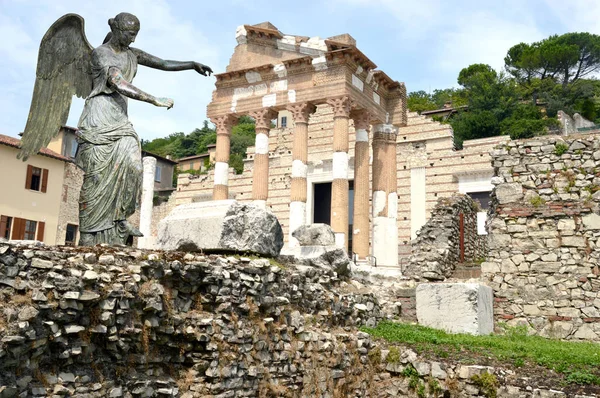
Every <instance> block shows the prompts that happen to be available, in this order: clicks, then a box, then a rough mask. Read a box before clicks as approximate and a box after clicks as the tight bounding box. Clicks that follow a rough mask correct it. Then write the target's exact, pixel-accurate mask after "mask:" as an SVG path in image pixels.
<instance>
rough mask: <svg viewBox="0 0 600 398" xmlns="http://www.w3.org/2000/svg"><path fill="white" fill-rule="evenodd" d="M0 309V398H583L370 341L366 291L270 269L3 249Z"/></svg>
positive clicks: (258, 264)
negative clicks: (485, 378) (486, 381)
mask: <svg viewBox="0 0 600 398" xmlns="http://www.w3.org/2000/svg"><path fill="white" fill-rule="evenodd" d="M0 302H2V303H3V305H2V307H1V312H0V397H3V398H4V397H14V396H19V397H32V396H53V397H59V396H82V397H83V396H85V397H113V398H118V397H168V396H181V397H186V398H191V397H219V398H225V397H233V396H239V397H327V398H333V397H357V398H358V397H361V398H362V397H382V398H391V397H397V396H408V397H416V396H420V395H417V394H418V390H417V388H425V387H424V386H429V387H427V388H435V389H436V390H435V391H437V393H438V394H440V395H441V394H444V396H448V394H452V396H455V397H469V396H476V395H482V394H484V393H485V391H487V390H484V387H483V386H481V385H478V384H477V383H476V381H475V380H474V378H473V376H475V375H481V374H484V373H489V374H492V375H493V377H494V380H497V381H498V387H497V388H495V392H496V394H497V396H498V397H532V396H533V397H561V398H562V397H568V396H575V395H573V394H567V393H565V392H563V391H560V390H561V389H562V387H561V386H560V384H559V381H557V380H554V381H552V380H545V382H544V383H545V387H539V388H538V387H536V385H535V383H532V381H531V380H530V379H529V378H528V375H527V374H524V373H522V374H519V373H517V372H516V371H514V370H510V369H503V368H501V367H494V366H490V364H485V366H479V365H473V364H468V365H467V364H460V363H457V362H456V360H450V359H447V358H446V359H442V360H440V359H435V358H434V359H431V358H429V359H428V358H425V357H423V356H420V355H417V354H416V353H415V352H414V351H413V350H411V349H410V347H406V346H402V345H387V344H384V343H381V342H377V341H374V340H372V339H371V337H370V336H369V335H367V334H366V333H362V332H359V331H358V330H357V329H356V327H357V326H359V325H371V326H372V325H374V324H375V323H376V322H377V321H379V320H381V319H382V317H384V314H383V313H382V311H381V308H380V305H379V303H378V300H377V299H376V298H375V296H374V295H373V294H372V293H371V292H370V291H369V289H368V288H367V286H366V285H362V284H360V283H358V282H357V281H350V280H345V281H344V280H340V279H339V278H338V277H337V276H336V274H335V273H334V272H331V271H323V270H319V269H304V270H301V269H296V268H294V267H289V268H288V269H282V268H281V267H280V266H277V264H276V263H273V262H272V261H270V260H268V259H251V258H245V257H231V256H220V255H201V254H198V253H194V254H192V253H182V252H171V253H167V252H150V251H138V250H131V249H126V248H112V247H100V246H97V247H94V248H86V249H81V248H46V247H43V246H31V245H29V246H27V245H24V246H15V245H14V244H7V243H2V242H0ZM407 374H410V375H411V376H410V377H407V376H406V375H407ZM415 383H416V384H415ZM415 385H416V386H417V387H415ZM419 386H421V387H419ZM432 386H433V387H432ZM577 396H578V397H581V398H583V397H584V396H583V395H577Z"/></svg>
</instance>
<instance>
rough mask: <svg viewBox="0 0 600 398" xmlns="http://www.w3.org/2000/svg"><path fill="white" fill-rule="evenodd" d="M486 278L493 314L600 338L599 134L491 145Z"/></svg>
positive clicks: (547, 330)
mask: <svg viewBox="0 0 600 398" xmlns="http://www.w3.org/2000/svg"><path fill="white" fill-rule="evenodd" d="M492 158H493V166H494V168H495V170H496V173H495V174H496V177H494V178H493V181H492V182H493V184H494V185H495V190H494V193H493V195H492V200H493V202H492V207H491V208H490V209H491V222H490V225H489V232H490V241H489V245H490V247H489V249H490V252H489V257H488V259H487V261H486V262H484V263H483V264H482V274H483V277H484V278H485V279H486V280H487V281H488V282H489V284H490V286H491V287H492V288H493V289H494V296H495V308H494V314H495V318H496V320H497V321H505V322H507V323H508V324H509V325H515V324H522V323H524V324H526V325H528V326H529V327H530V328H531V330H532V331H534V332H535V333H538V334H540V335H542V336H546V337H556V338H561V339H581V340H594V341H597V340H600V337H599V336H600V295H599V294H598V292H599V290H600V279H598V276H599V275H600V269H599V266H600V215H599V202H600V137H598V136H596V135H587V136H573V137H568V138H566V137H565V138H561V137H557V136H552V137H543V138H542V137H540V138H536V139H532V140H527V141H513V142H509V143H508V144H506V145H503V146H500V147H497V148H496V149H495V150H494V151H492Z"/></svg>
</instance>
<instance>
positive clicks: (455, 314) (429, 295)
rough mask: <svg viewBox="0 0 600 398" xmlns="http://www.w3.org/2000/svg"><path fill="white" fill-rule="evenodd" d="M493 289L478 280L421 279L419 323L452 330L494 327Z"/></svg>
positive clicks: (487, 330)
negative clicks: (435, 280)
mask: <svg viewBox="0 0 600 398" xmlns="http://www.w3.org/2000/svg"><path fill="white" fill-rule="evenodd" d="M493 297H494V296H493V292H492V289H491V288H490V287H489V286H485V285H481V284H479V283H422V284H420V285H418V286H417V291H416V302H417V320H418V321H419V324H421V325H424V326H429V327H432V328H436V329H443V330H445V331H447V332H450V333H470V334H474V335H485V334H490V333H492V332H493V331H494V308H493V306H494V303H493Z"/></svg>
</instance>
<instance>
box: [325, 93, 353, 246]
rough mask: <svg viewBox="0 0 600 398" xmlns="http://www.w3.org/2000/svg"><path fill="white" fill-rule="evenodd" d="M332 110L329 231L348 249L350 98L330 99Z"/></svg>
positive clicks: (336, 241) (339, 243) (338, 242)
mask: <svg viewBox="0 0 600 398" xmlns="http://www.w3.org/2000/svg"><path fill="white" fill-rule="evenodd" d="M327 103H328V104H329V105H331V107H332V108H333V169H332V173H333V181H332V184H331V229H333V232H334V234H335V244H336V245H337V246H339V247H345V248H346V250H347V249H348V239H347V234H348V141H349V140H348V120H349V117H350V98H349V97H348V96H343V97H338V98H331V99H329V100H327Z"/></svg>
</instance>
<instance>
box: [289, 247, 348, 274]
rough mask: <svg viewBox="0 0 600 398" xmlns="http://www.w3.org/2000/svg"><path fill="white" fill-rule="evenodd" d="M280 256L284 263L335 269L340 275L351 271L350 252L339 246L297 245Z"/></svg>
mask: <svg viewBox="0 0 600 398" xmlns="http://www.w3.org/2000/svg"><path fill="white" fill-rule="evenodd" d="M280 258H281V260H282V261H283V262H284V263H292V264H298V265H307V266H311V267H317V268H322V269H327V270H333V271H335V272H337V274H338V275H349V273H350V258H349V257H348V253H346V251H345V250H344V249H342V248H340V247H337V246H297V247H294V248H291V249H287V250H286V251H285V252H283V253H282V255H281V257H280Z"/></svg>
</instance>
